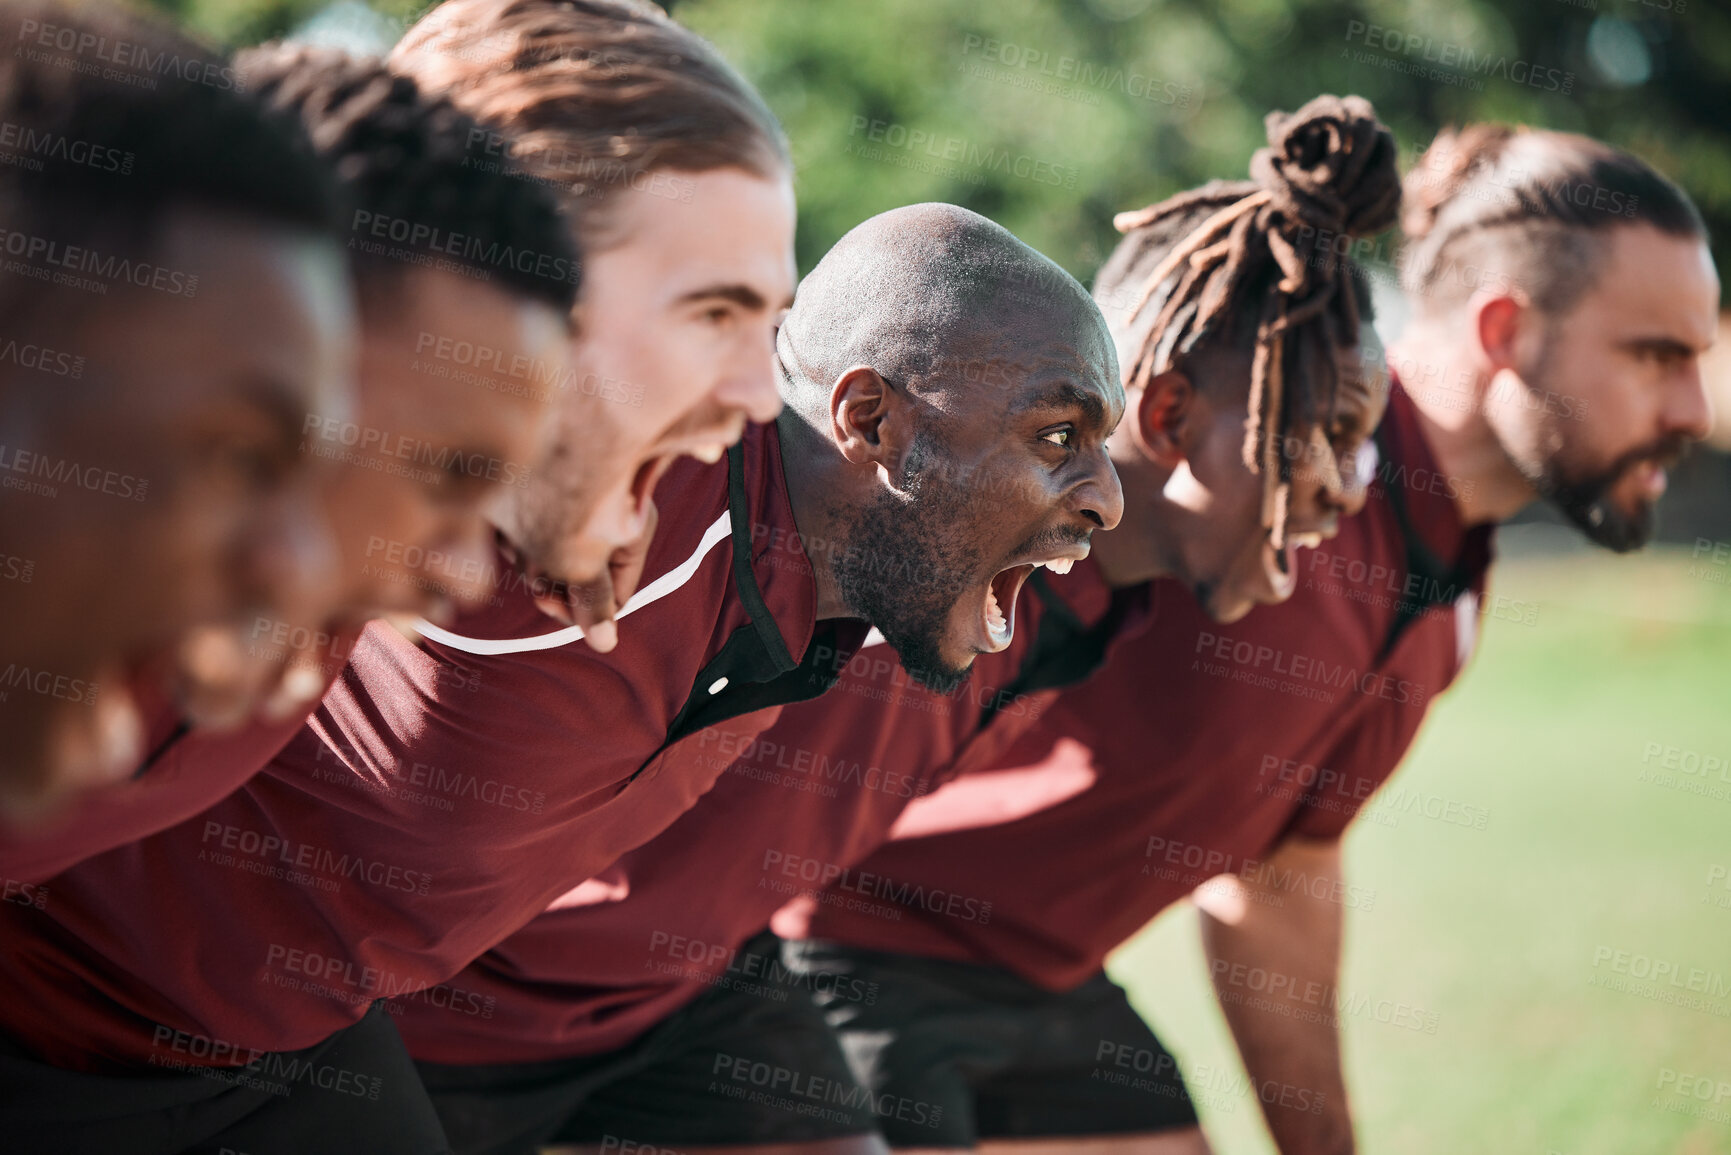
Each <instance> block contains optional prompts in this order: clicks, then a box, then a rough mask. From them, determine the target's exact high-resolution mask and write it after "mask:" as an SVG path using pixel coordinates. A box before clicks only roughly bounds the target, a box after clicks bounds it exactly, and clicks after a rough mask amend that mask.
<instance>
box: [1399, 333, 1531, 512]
mask: <svg viewBox="0 0 1731 1155" xmlns="http://www.w3.org/2000/svg"><path fill="white" fill-rule="evenodd" d="M1462 348H1463V346H1462V345H1461V343H1459V342H1456V341H1451V340H1447V339H1445V338H1444V337H1443V336H1442V335H1439V334H1436V333H1434V332H1425V331H1419V332H1415V333H1412V334H1410V335H1408V336H1403V337H1402V338H1401V339H1400V340H1399V341H1397V342H1395V344H1394V345H1393V346H1392V347H1391V348H1390V350H1389V363H1390V364H1391V365H1394V366H1396V367H1397V368H1399V367H1402V366H1422V367H1423V377H1422V378H1421V379H1417V380H1406V379H1405V378H1403V379H1402V382H1401V384H1402V387H1403V388H1404V389H1405V390H1406V394H1407V396H1408V397H1409V398H1411V400H1412V403H1413V407H1414V408H1415V409H1416V410H1417V411H1418V426H1419V431H1420V432H1421V433H1422V434H1423V436H1424V440H1425V445H1426V446H1427V447H1428V448H1429V449H1430V452H1431V456H1432V457H1434V458H1435V459H1436V468H1437V472H1438V473H1440V474H1442V476H1443V477H1445V478H1447V479H1448V480H1449V481H1450V482H1451V484H1450V487H1449V488H1450V489H1451V490H1453V491H1454V492H1455V493H1456V494H1457V496H1456V498H1455V508H1456V509H1457V510H1458V511H1459V513H1460V519H1461V523H1462V524H1463V525H1469V526H1473V525H1486V524H1493V523H1496V522H1500V521H1506V520H1508V519H1509V518H1511V517H1513V516H1514V515H1515V514H1517V513H1519V512H1520V511H1521V510H1522V509H1524V508H1525V507H1526V506H1528V505H1530V504H1532V503H1533V502H1534V501H1535V500H1537V498H1538V494H1537V493H1536V492H1535V491H1534V490H1533V487H1532V483H1531V482H1529V481H1528V480H1527V479H1526V478H1525V477H1524V476H1522V474H1521V472H1520V470H1518V469H1516V468H1515V464H1514V462H1512V461H1510V460H1509V455H1508V453H1507V452H1506V451H1505V450H1504V449H1503V446H1502V443H1501V442H1500V441H1499V440H1498V438H1497V434H1496V430H1494V429H1493V428H1491V424H1490V422H1489V421H1488V420H1486V418H1485V414H1484V397H1485V394H1486V392H1487V390H1488V388H1489V384H1490V380H1489V377H1488V376H1487V375H1486V374H1485V372H1484V370H1483V369H1482V368H1481V367H1480V366H1477V365H1475V364H1473V362H1472V361H1471V359H1470V358H1469V357H1467V356H1466V355H1464V354H1463V353H1462V351H1461V350H1462Z"/></svg>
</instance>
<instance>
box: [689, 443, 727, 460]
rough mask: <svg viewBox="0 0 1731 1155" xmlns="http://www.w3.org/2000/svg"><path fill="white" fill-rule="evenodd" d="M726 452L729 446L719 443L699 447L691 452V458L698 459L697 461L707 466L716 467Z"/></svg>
mask: <svg viewBox="0 0 1731 1155" xmlns="http://www.w3.org/2000/svg"><path fill="white" fill-rule="evenodd" d="M726 452H727V446H725V445H722V444H720V443H719V442H717V443H716V444H714V445H699V446H698V447H697V448H695V449H693V450H692V451H691V456H693V457H695V458H697V460H699V461H701V462H703V464H705V465H714V464H715V463H716V462H717V461H720V460H721V457H722V455H723V454H724V453H726Z"/></svg>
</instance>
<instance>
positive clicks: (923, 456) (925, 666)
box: [830, 437, 1010, 694]
mask: <svg viewBox="0 0 1731 1155" xmlns="http://www.w3.org/2000/svg"><path fill="white" fill-rule="evenodd" d="M929 449H930V446H929V443H928V442H926V441H925V440H924V439H923V438H919V437H916V439H915V442H914V445H913V447H912V448H911V449H910V450H909V452H908V456H907V461H906V465H905V467H904V468H903V471H902V477H901V479H900V482H899V484H900V486H901V488H902V491H903V496H898V495H896V494H893V493H884V492H880V493H878V494H877V495H876V498H875V499H874V500H873V501H871V502H869V503H867V504H866V505H865V506H864V507H863V508H860V509H858V510H857V511H854V512H853V513H852V515H851V517H847V518H845V520H844V524H846V525H847V527H848V528H847V541H846V546H845V548H843V549H842V550H839V551H837V554H836V556H835V557H834V558H833V559H832V560H831V563H830V565H831V571H832V572H833V573H834V575H835V580H836V585H837V587H838V588H839V590H840V591H841V596H842V600H843V601H844V602H846V603H847V605H848V608H850V609H851V610H852V611H853V612H854V613H856V614H858V615H860V616H861V617H863V618H865V619H866V620H867V621H869V622H871V623H872V624H873V625H874V626H876V627H877V628H878V632H879V633H881V634H883V636H884V640H885V641H887V642H888V643H889V644H890V645H891V646H892V647H894V648H895V651H896V653H897V655H898V656H899V657H900V658H901V663H902V668H903V669H905V670H907V672H908V676H909V677H910V678H912V679H913V680H914V681H916V682H919V683H920V684H921V685H923V686H925V687H927V688H928V689H930V690H933V691H935V692H937V693H939V694H953V693H954V692H955V691H956V690H957V689H959V688H960V687H961V684H962V682H963V681H964V680H965V679H966V678H967V676H968V670H969V667H968V666H955V665H952V664H951V663H949V662H947V661H946V660H945V658H944V656H943V653H942V641H943V636H944V631H945V628H946V626H948V624H949V619H950V612H951V610H952V608H953V607H954V606H955V604H956V599H957V598H958V597H959V596H960V595H961V594H962V593H963V592H964V590H966V588H967V586H968V583H969V580H970V577H971V575H973V574H975V573H977V572H978V571H979V567H980V561H981V556H982V555H981V554H980V553H979V552H978V551H976V550H973V549H971V548H969V547H967V546H965V545H963V544H961V543H958V542H956V541H955V540H953V539H954V535H955V533H956V531H957V530H958V529H959V528H960V527H962V526H966V525H968V524H969V523H970V522H972V521H974V520H977V517H978V515H977V514H976V513H974V512H973V507H974V505H975V501H976V499H975V498H972V497H970V496H969V495H968V494H967V493H966V492H964V491H961V490H959V489H956V488H954V487H952V486H950V485H949V484H947V483H946V482H945V481H943V480H941V479H940V478H939V476H938V474H939V473H940V472H941V471H939V470H934V469H930V468H929V467H928V459H929V458H930V456H931V454H930V452H929ZM1005 610H1006V612H1008V611H1009V610H1010V607H1005Z"/></svg>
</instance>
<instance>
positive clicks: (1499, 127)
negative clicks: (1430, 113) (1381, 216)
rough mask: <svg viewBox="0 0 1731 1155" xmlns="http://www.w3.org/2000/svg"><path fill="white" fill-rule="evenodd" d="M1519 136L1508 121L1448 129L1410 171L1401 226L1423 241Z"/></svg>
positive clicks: (1410, 234) (1409, 236) (1409, 238)
mask: <svg viewBox="0 0 1731 1155" xmlns="http://www.w3.org/2000/svg"><path fill="white" fill-rule="evenodd" d="M1514 137H1515V129H1514V128H1513V127H1511V126H1510V125H1506V124H1469V125H1467V126H1466V127H1465V128H1460V129H1445V130H1443V131H1442V132H1441V133H1439V134H1438V135H1437V138H1436V139H1435V140H1434V141H1432V142H1431V146H1430V147H1429V148H1427V149H1425V151H1424V155H1423V156H1422V157H1420V158H1419V160H1418V163H1417V164H1415V165H1413V168H1412V171H1411V172H1410V173H1408V174H1407V178H1406V187H1405V190H1404V196H1403V198H1402V209H1401V219H1400V227H1401V231H1402V232H1404V233H1405V234H1406V236H1407V240H1408V241H1422V240H1424V239H1425V238H1426V237H1428V236H1429V235H1430V233H1431V230H1432V229H1434V228H1435V227H1436V222H1437V217H1438V216H1439V215H1440V214H1441V213H1442V211H1443V209H1445V208H1447V207H1448V205H1449V204H1450V203H1452V202H1453V201H1454V200H1455V199H1456V198H1457V197H1458V196H1459V195H1460V193H1461V190H1463V189H1465V188H1466V187H1467V185H1469V184H1470V183H1472V181H1473V180H1474V179H1476V178H1477V177H1478V175H1479V174H1480V173H1481V172H1483V171H1484V170H1485V169H1487V168H1490V167H1492V166H1494V165H1496V164H1497V163H1498V162H1499V161H1500V160H1501V159H1502V156H1503V153H1504V151H1505V150H1506V149H1507V148H1508V145H1509V142H1510V141H1511V140H1513V139H1514Z"/></svg>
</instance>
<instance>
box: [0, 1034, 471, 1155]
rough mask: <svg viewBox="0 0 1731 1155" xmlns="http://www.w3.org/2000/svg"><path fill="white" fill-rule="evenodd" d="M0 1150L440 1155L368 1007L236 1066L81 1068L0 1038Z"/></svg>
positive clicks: (118, 1154) (431, 1123)
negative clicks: (351, 1020)
mask: <svg viewBox="0 0 1731 1155" xmlns="http://www.w3.org/2000/svg"><path fill="white" fill-rule="evenodd" d="M0 1148H3V1149H5V1150H7V1151H29V1152H32V1155H90V1153H92V1152H101V1153H102V1155H180V1153H182V1152H185V1153H188V1155H307V1153H308V1152H314V1151H316V1152H319V1153H321V1155H324V1153H327V1152H328V1153H330V1155H447V1153H448V1152H449V1151H450V1147H449V1145H448V1144H447V1143H446V1142H445V1136H444V1132H443V1131H441V1130H440V1128H439V1120H438V1117H437V1116H436V1115H435V1114H434V1113H433V1105H432V1104H431V1103H430V1102H428V1101H427V1096H426V1092H425V1091H423V1090H422V1088H421V1081H420V1079H419V1077H418V1076H417V1075H416V1074H415V1067H414V1064H413V1063H412V1062H411V1061H410V1060H409V1054H408V1051H407V1050H405V1049H404V1047H403V1040H402V1038H401V1036H399V1035H398V1034H397V1028H396V1026H395V1025H394V1024H393V1023H392V1022H391V1019H390V1016H389V1015H387V1014H385V1013H384V1010H383V1007H382V1005H381V1004H379V1003H374V1004H373V1006H372V1008H371V1009H369V1010H368V1011H367V1013H366V1016H365V1017H364V1018H362V1019H361V1020H360V1022H358V1023H356V1024H354V1025H353V1026H351V1027H347V1028H345V1029H343V1030H341V1031H338V1032H337V1033H336V1034H334V1035H332V1036H331V1037H330V1038H328V1039H326V1040H324V1041H323V1042H322V1043H316V1044H314V1045H313V1046H311V1047H307V1048H305V1049H303V1050H299V1051H285V1052H274V1053H271V1054H266V1055H263V1056H261V1057H260V1058H259V1059H257V1060H255V1061H254V1062H252V1063H250V1064H248V1065H247V1066H246V1067H217V1068H209V1069H206V1070H202V1071H201V1070H193V1069H186V1070H171V1071H157V1070H152V1071H150V1072H148V1073H144V1074H140V1075H136V1076H111V1075H87V1074H82V1073H80V1072H77V1071H66V1070H62V1069H61V1068H59V1067H52V1066H49V1065H48V1064H46V1063H42V1062H39V1061H37V1060H35V1059H33V1058H31V1057H29V1056H28V1055H26V1054H25V1053H24V1052H23V1051H22V1050H21V1049H19V1048H18V1047H16V1046H14V1045H12V1044H11V1043H8V1042H5V1041H0Z"/></svg>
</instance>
